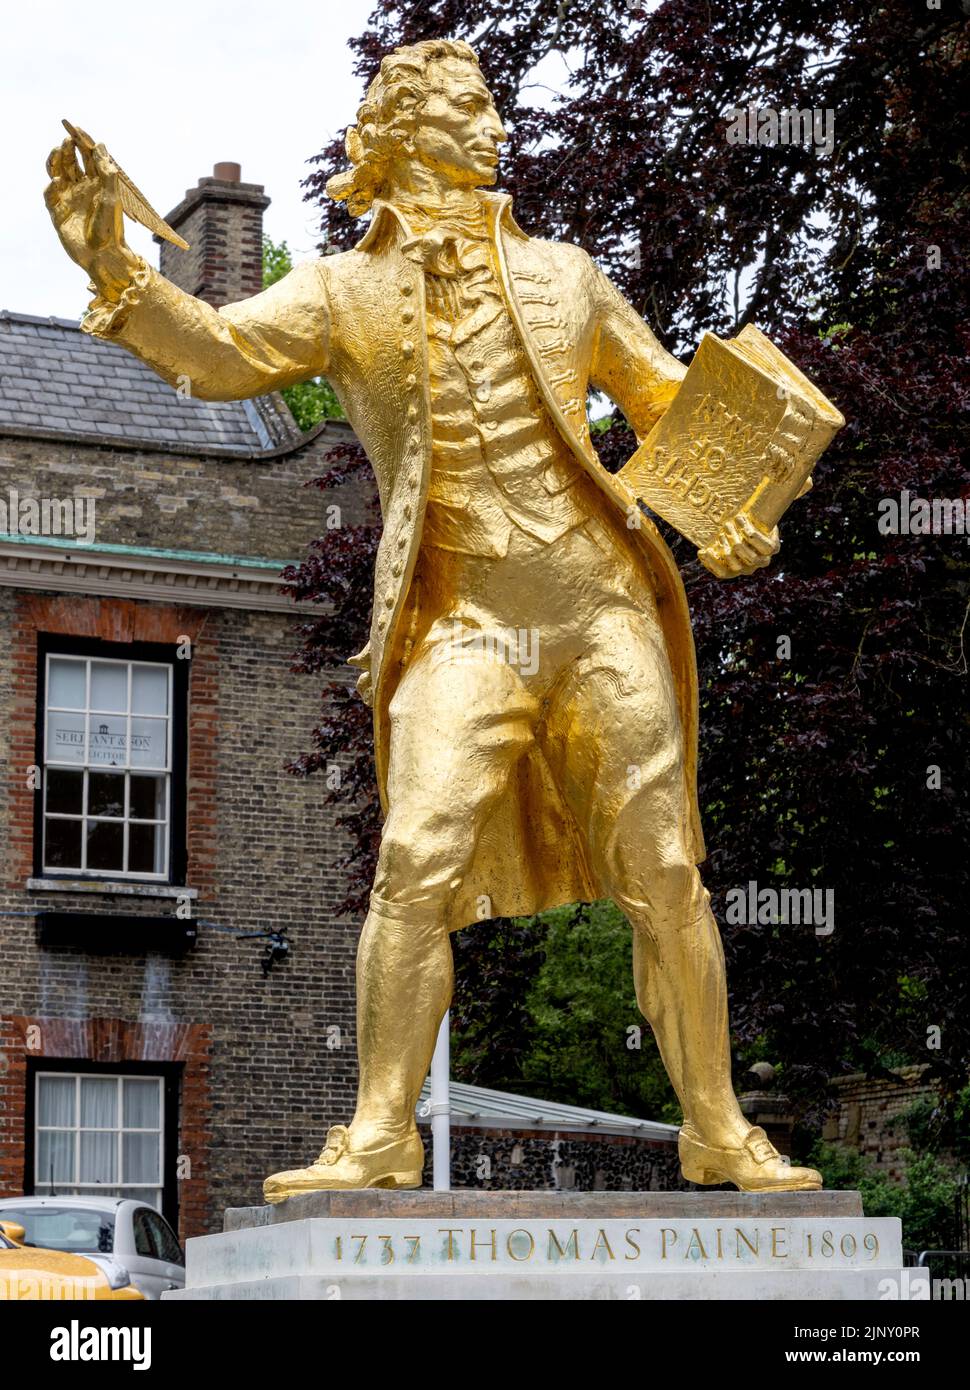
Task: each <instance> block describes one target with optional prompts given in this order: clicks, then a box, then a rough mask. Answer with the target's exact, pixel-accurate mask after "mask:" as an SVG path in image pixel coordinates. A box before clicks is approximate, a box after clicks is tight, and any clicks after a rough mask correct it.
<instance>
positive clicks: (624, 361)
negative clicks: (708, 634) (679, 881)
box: [83, 194, 704, 922]
mask: <svg viewBox="0 0 970 1390" xmlns="http://www.w3.org/2000/svg"><path fill="white" fill-rule="evenodd" d="M483 196H484V198H485V200H486V203H487V207H488V210H489V215H490V219H491V221H490V225H491V228H492V232H493V235H494V237H495V240H496V247H497V252H498V262H499V268H500V278H501V284H502V289H503V292H504V294H505V297H506V301H507V304H508V308H509V312H510V314H511V316H512V320H513V323H514V324H515V325H516V328H517V330H518V332H519V335H520V337H521V340H522V343H523V346H524V349H525V352H526V355H527V357H528V360H529V362H530V364H531V367H532V371H533V373H534V376H535V380H536V382H537V384H538V386H539V388H540V392H541V395H542V397H543V400H544V402H545V404H546V407H547V409H548V411H549V414H550V416H551V418H552V420H553V421H554V423H555V425H556V427H557V428H558V430H559V432H560V434H561V435H562V437H563V439H564V440H565V442H566V443H567V445H568V446H569V448H570V449H571V450H572V452H573V454H574V455H575V456H576V458H577V459H578V460H579V462H580V464H581V465H582V467H583V468H584V469H585V470H586V472H587V473H588V474H589V475H590V476H591V477H592V478H593V479H594V481H595V482H596V484H597V485H598V487H599V488H600V490H601V493H602V496H603V497H604V498H605V499H606V502H607V505H606V508H605V510H606V511H610V510H611V509H613V508H615V509H616V511H617V512H618V513H619V517H618V518H617V524H620V525H625V524H626V519H627V517H628V516H630V515H631V514H632V509H633V508H634V507H635V499H634V497H633V495H632V493H631V492H630V491H629V489H628V488H627V487H626V486H625V484H624V483H623V482H622V481H621V480H619V479H618V478H616V477H614V476H612V475H610V474H609V473H607V471H606V470H605V469H604V468H603V466H602V465H601V463H600V462H599V459H598V457H597V455H596V451H595V449H594V448H593V445H592V443H591V441H590V436H589V429H588V425H587V418H586V396H587V388H588V387H593V388H595V389H597V390H601V391H603V392H605V394H607V395H608V396H609V397H610V398H611V399H612V400H614V401H615V402H616V403H617V404H618V405H619V406H620V408H621V409H622V410H623V412H624V414H625V415H626V417H627V419H628V420H629V421H630V424H631V425H632V427H633V429H634V430H635V432H636V434H637V437H638V438H643V437H644V435H645V434H646V433H647V432H648V430H649V429H650V427H651V426H652V425H653V424H654V422H655V421H656V420H657V419H658V418H659V416H660V415H661V414H662V413H663V411H664V410H665V409H666V407H667V405H668V404H669V403H670V400H671V399H672V397H673V395H674V393H675V391H676V389H677V387H678V385H679V383H680V381H681V379H682V378H683V376H684V372H685V369H684V368H683V367H682V366H681V364H680V363H679V362H677V360H676V359H675V358H673V357H671V356H670V354H669V353H667V352H666V351H665V350H664V349H663V348H662V347H661V346H660V344H659V343H658V342H657V340H656V338H655V337H654V335H653V334H652V333H651V331H650V329H649V328H648V327H647V325H646V324H645V323H644V321H643V320H642V319H641V318H640V316H639V315H638V314H637V313H636V312H635V310H634V309H633V308H632V307H631V306H630V305H629V304H628V303H627V302H626V301H625V300H624V299H623V297H622V296H621V295H620V294H619V292H618V291H617V290H616V288H615V287H614V286H613V285H612V284H611V283H610V281H609V280H608V279H607V277H606V276H605V275H604V274H603V273H602V271H600V270H599V269H598V268H597V267H596V265H595V264H594V262H593V261H592V260H591V259H590V257H589V256H588V255H587V254H586V252H585V251H582V250H580V249H579V248H578V247H575V246H571V245H567V244H564V243H560V242H548V241H540V240H538V239H536V238H533V237H528V236H526V235H525V234H524V233H523V232H522V231H521V230H520V229H519V228H518V227H517V226H516V224H515V222H514V221H513V219H512V216H511V210H510V199H509V197H508V195H504V194H484V195H483ZM409 235H410V229H409V228H408V227H407V225H406V223H405V222H404V221H403V219H402V217H401V215H400V214H399V213H398V212H397V210H396V209H395V208H393V207H392V206H391V205H389V204H386V203H377V204H375V207H374V215H373V218H372V221H371V225H370V227H369V229H368V231H367V233H366V235H365V236H364V237H363V239H362V240H361V241H360V242H359V243H358V244H357V246H356V247H355V248H354V249H353V250H352V251H348V252H344V253H342V254H339V255H334V256H325V257H320V258H318V259H315V260H310V261H306V262H303V263H302V264H301V265H298V266H296V267H295V268H294V270H293V271H292V272H291V273H290V274H289V275H287V276H286V277H285V278H284V279H283V280H281V281H279V282H278V283H277V284H275V285H273V286H271V287H270V288H269V289H267V290H264V291H263V292H262V293H261V294H258V295H255V296H253V297H252V298H251V299H247V300H243V301H241V302H240V303H237V304H229V305H226V306H225V307H224V308H222V309H219V310H218V311H217V310H215V309H213V308H211V307H210V306H209V305H207V304H205V303H204V302H202V301H201V300H198V299H194V298H192V297H191V296H190V295H187V294H185V293H184V292H183V291H181V290H178V289H177V288H176V287H175V286H174V285H172V284H170V283H169V282H168V281H167V280H165V279H163V278H162V277H161V276H160V275H159V274H158V273H157V272H155V271H154V270H146V271H142V272H140V273H139V274H138V275H137V276H136V282H135V285H134V287H133V288H131V289H129V290H128V291H127V292H126V295H125V297H124V299H123V300H122V303H121V305H120V306H118V307H112V306H109V305H102V304H98V305H97V306H96V307H95V309H94V312H93V313H92V314H91V315H90V316H89V318H88V319H87V320H85V322H84V325H83V326H84V327H85V329H86V330H87V331H89V332H93V333H96V334H98V335H99V336H102V337H106V338H110V339H111V340H113V341H116V342H118V343H121V344H122V345H123V346H125V347H127V348H128V349H129V350H131V351H132V352H134V353H136V354H137V355H138V356H139V357H141V358H142V359H143V360H144V361H146V362H147V363H149V364H150V365H151V366H152V367H153V368H154V369H155V370H156V371H157V372H159V374H160V375H161V376H162V377H164V378H165V379H166V380H167V381H169V382H171V383H172V384H175V383H176V381H177V380H178V379H181V380H182V381H184V379H185V377H188V378H189V380H190V382H191V389H192V392H193V394H195V395H196V396H198V397H200V398H202V399H208V400H236V399H241V398H243V397H247V396H255V395H260V394H262V393H264V392H267V391H270V390H277V389H279V388H281V387H285V386H289V385H293V384H295V383H296V382H299V381H303V380H306V379H307V378H308V377H311V376H316V375H324V376H326V377H327V378H328V380H329V381H330V383H331V385H332V386H333V388H334V390H335V392H336V394H337V396H338V398H339V400H340V402H341V404H342V405H343V408H344V410H345V412H346V415H347V419H348V421H349V422H350V424H351V426H352V427H353V429H354V431H355V432H356V434H357V436H358V438H359V439H360V442H361V444H362V445H363V447H364V449H365V450H366V452H367V456H368V458H369V460H370V463H371V465H372V467H373V469H374V473H375V475H376V478H377V486H378V490H379V493H380V502H381V511H382V515H383V520H384V532H383V536H382V539H381V543H380V547H379V549H378V554H377V562H376V569H375V575H374V607H373V615H372V620H371V631H370V640H369V641H368V643H367V645H366V647H365V648H364V650H363V652H361V653H360V654H359V655H358V656H356V657H353V658H351V660H352V662H353V663H354V664H355V665H357V666H359V667H360V668H361V669H362V675H361V677H360V679H359V681H358V689H359V690H360V692H361V694H362V696H363V697H364V699H365V700H367V701H368V703H370V704H372V705H373V709H374V739H375V751H376V763H377V774H378V782H379V787H380V794H381V800H382V804H383V805H385V809H386V780H387V756H388V734H389V729H388V716H387V709H388V705H389V703H390V700H391V697H392V695H393V693H394V689H395V687H396V684H397V681H398V679H399V676H400V673H401V664H400V658H401V651H400V638H399V628H400V620H401V617H402V613H403V611H404V607H405V603H406V600H407V597H408V592H409V586H410V582H411V577H412V574H413V571H414V567H415V562H416V559H417V554H418V549H419V546H420V541H421V529H422V521H423V514H424V505H425V498H426V494H427V490H428V480H429V472H430V465H431V400H430V394H429V384H428V362H427V340H426V335H425V330H424V324H425V308H424V276H423V272H422V270H421V269H420V267H419V265H418V264H416V263H415V262H414V261H412V260H411V259H409V258H408V256H407V255H406V254H405V253H404V251H403V250H402V242H404V241H405V240H406V239H407V238H408V236H409ZM631 534H632V535H633V537H634V538H635V539H636V541H637V542H638V549H639V553H640V555H642V560H643V564H644V566H645V569H646V572H647V577H648V579H649V582H650V583H651V586H652V588H653V590H654V592H655V593H656V596H657V600H658V605H659V613H660V618H661V623H662V626H663V630H664V636H665V639H666V644H667V650H668V653H669V657H670V663H671V668H672V670H673V674H674V680H675V684H676V688H677V694H678V699H679V704H680V712H681V720H682V729H683V735H684V748H685V776H686V779H687V786H688V791H689V802H690V814H691V825H690V827H689V829H690V832H691V835H692V839H693V843H694V846H695V853H696V857H697V858H698V859H702V858H703V855H704V850H703V840H702V836H701V829H700V820H699V815H698V808H697V791H696V772H697V702H698V697H697V672H696V665H695V657H694V644H693V638H692V634H691V627H690V616H689V612H688V607H687V599H686V595H685V592H684V586H683V583H682V581H681V578H680V574H679V572H678V570H677V567H676V564H675V563H674V560H673V556H672V555H671V553H670V551H669V549H668V548H667V546H666V545H665V543H664V541H663V540H662V538H661V536H660V534H659V532H658V531H657V529H656V527H655V526H654V525H653V524H652V523H651V522H650V521H649V520H648V519H647V518H646V517H643V516H642V514H641V515H640V523H639V526H638V527H637V528H635V529H634V530H633V531H632V533H631ZM531 764H532V765H531V767H530V769H529V770H528V773H527V776H528V778H529V779H531V785H530V788H529V790H530V794H529V796H528V797H527V798H525V799H523V796H522V786H523V782H522V779H519V781H518V784H517V785H516V786H514V787H512V788H510V792H509V796H508V798H507V801H506V803H503V804H502V805H501V806H500V807H499V809H498V810H497V811H496V813H495V814H494V815H493V816H492V818H491V820H490V822H489V825H488V827H487V828H486V833H485V835H484V836H483V842H482V845H481V846H480V850H479V855H478V860H477V861H476V865H475V866H473V868H472V871H471V872H470V873H469V874H468V875H467V877H466V880H465V883H466V885H467V889H466V890H465V891H463V893H462V897H463V898H464V899H465V900H466V901H465V902H464V903H463V904H461V905H457V906H456V914H457V916H456V922H458V921H460V920H471V919H472V918H474V916H475V915H476V913H475V911H474V910H473V908H472V903H473V901H474V898H475V897H476V895H477V893H479V892H488V894H489V897H490V899H491V904H492V911H493V912H494V914H495V915H513V914H522V913H527V912H533V911H538V910H540V909H541V908H544V907H548V906H551V905H554V904H556V903H560V902H569V901H578V900H583V899H589V898H594V897H597V896H599V892H598V890H597V886H596V884H595V883H593V882H592V881H591V879H590V876H589V873H588V871H587V869H586V867H585V854H584V852H583V847H582V845H581V844H580V843H579V837H578V834H577V831H576V829H575V827H574V826H573V825H572V823H571V821H570V818H569V816H568V813H567V812H566V810H565V808H564V807H563V806H562V803H561V801H560V799H559V797H558V794H557V792H556V788H555V786H554V784H553V782H552V779H551V777H550V776H549V774H548V770H547V769H545V767H544V764H543V763H542V760H541V758H536V757H533V758H532V759H531ZM479 861H480V862H479ZM509 865H515V866H516V869H515V870H513V871H510V869H509V867H508V866H509ZM499 866H501V867H499ZM497 867H499V875H498V878H499V879H500V880H501V882H500V883H498V886H497V875H496V869H497ZM513 875H514V877H513ZM486 884H487V885H488V886H487V888H486V887H485V885H486Z"/></svg>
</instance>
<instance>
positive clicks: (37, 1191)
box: [34, 1071, 165, 1213]
mask: <svg viewBox="0 0 970 1390" xmlns="http://www.w3.org/2000/svg"><path fill="white" fill-rule="evenodd" d="M48 1077H55V1078H57V1079H58V1080H60V1081H63V1080H65V1079H71V1080H73V1082H74V1123H73V1125H42V1124H41V1123H40V1084H41V1080H42V1079H43V1078H48ZM92 1079H93V1080H96V1081H114V1082H116V1083H117V1087H118V1101H117V1110H116V1112H115V1113H116V1114H117V1116H118V1124H117V1125H113V1126H110V1127H102V1126H95V1125H83V1126H82V1124H81V1082H82V1081H87V1080H92ZM126 1081H154V1082H156V1084H157V1085H158V1091H159V1096H158V1182H157V1183H155V1182H125V1181H124V1157H125V1148H124V1136H125V1135H126V1134H154V1133H155V1129H154V1126H153V1127H152V1128H151V1129H148V1128H139V1127H137V1126H134V1125H126V1124H125V1123H124V1116H125V1112H124V1082H126ZM66 1130H73V1132H74V1174H75V1178H76V1177H77V1174H78V1173H80V1171H81V1135H82V1134H112V1133H116V1134H117V1136H118V1157H117V1167H118V1173H119V1174H121V1179H120V1180H119V1181H118V1182H113V1183H100V1182H76V1181H72V1182H64V1181H63V1180H62V1181H61V1182H57V1181H55V1182H54V1185H53V1193H54V1195H55V1196H57V1197H65V1198H67V1197H72V1196H73V1197H98V1196H101V1195H102V1194H107V1193H114V1192H115V1189H117V1191H118V1194H119V1195H120V1193H121V1192H122V1190H124V1191H125V1193H126V1194H131V1193H134V1192H135V1191H137V1192H138V1193H139V1196H138V1197H137V1198H136V1199H135V1200H137V1201H139V1202H142V1201H143V1202H144V1203H145V1205H146V1206H149V1207H154V1208H155V1210H156V1211H157V1212H159V1213H161V1211H162V1200H163V1197H164V1190H165V1078H164V1077H163V1076H152V1075H151V1074H149V1075H147V1076H145V1075H143V1074H142V1073H140V1072H102V1071H78V1072H70V1071H38V1072H37V1073H36V1074H35V1078H34V1195H35V1196H45V1197H46V1196H50V1195H51V1175H50V1173H49V1172H48V1173H46V1174H42V1173H40V1172H39V1171H38V1170H39V1167H40V1136H41V1133H43V1132H44V1131H54V1132H55V1133H59V1134H63V1133H64V1132H65V1131H66ZM42 1189H43V1190H42Z"/></svg>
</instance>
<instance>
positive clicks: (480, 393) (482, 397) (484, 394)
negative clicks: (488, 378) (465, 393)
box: [475, 382, 492, 402]
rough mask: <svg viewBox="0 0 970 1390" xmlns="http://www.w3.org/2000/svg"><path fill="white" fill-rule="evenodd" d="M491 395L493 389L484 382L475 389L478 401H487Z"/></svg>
mask: <svg viewBox="0 0 970 1390" xmlns="http://www.w3.org/2000/svg"><path fill="white" fill-rule="evenodd" d="M491 394H492V392H491V388H490V387H488V386H486V385H485V383H484V382H482V383H481V385H480V386H476V387H475V399H476V400H478V401H483V402H484V401H487V400H488V399H489V397H490V396H491Z"/></svg>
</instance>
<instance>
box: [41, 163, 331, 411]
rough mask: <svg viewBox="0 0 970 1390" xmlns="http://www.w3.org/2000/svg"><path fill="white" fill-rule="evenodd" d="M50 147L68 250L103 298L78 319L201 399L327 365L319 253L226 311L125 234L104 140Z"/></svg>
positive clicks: (51, 197) (287, 381)
mask: <svg viewBox="0 0 970 1390" xmlns="http://www.w3.org/2000/svg"><path fill="white" fill-rule="evenodd" d="M82 157H83V160H84V168H83V170H82V169H81V167H80V166H79V165H78V161H77V153H76V149H75V145H74V142H73V140H65V141H64V142H63V144H62V145H60V146H59V147H58V148H57V149H55V150H54V151H52V153H51V155H50V158H49V159H48V162H47V168H48V172H49V173H50V175H51V182H50V184H49V185H48V187H47V189H46V190H45V193H44V199H45V202H46V203H47V207H48V210H49V212H50V214H51V218H52V220H53V222H54V226H55V227H56V229H57V233H58V236H59V237H60V239H61V242H62V244H63V246H64V247H65V249H66V251H67V252H68V255H70V256H71V258H72V259H73V260H75V261H77V263H78V264H79V265H81V266H83V268H84V269H85V270H87V272H88V274H89V275H90V277H91V287H92V289H93V290H94V291H95V294H96V298H95V300H94V301H93V303H92V305H91V311H90V313H89V314H88V316H87V318H85V319H84V321H83V322H82V325H81V327H82V328H83V329H84V330H85V331H86V332H88V333H92V334H94V335H95V336H97V337H101V338H107V339H109V340H110V341H112V342H117V343H120V344H121V345H122V346H123V347H126V348H127V349H128V350H129V351H130V352H133V353H135V355H136V356H138V357H140V358H141V359H142V360H143V361H144V362H147V363H148V365H149V366H150V367H152V368H154V370H155V371H156V372H158V374H159V376H161V377H163V378H164V379H165V380H166V381H167V382H169V384H170V385H172V386H183V385H185V386H187V387H188V390H189V391H190V392H191V394H192V395H194V396H198V397H200V398H201V399H203V400H238V399H241V398H243V397H246V396H258V395H261V394H263V393H264V392H266V391H273V390H277V389H279V388H280V387H283V386H291V385H293V384H294V383H296V382H299V381H304V380H306V378H308V377H311V376H317V375H319V374H321V373H324V372H326V369H327V361H328V338H329V333H328V329H329V316H328V312H327V296H326V287H325V284H324V274H323V266H322V262H320V261H306V262H304V263H303V264H302V265H299V266H297V267H296V268H295V269H294V270H293V271H291V273H290V274H289V275H287V276H285V277H284V279H282V280H279V281H278V282H277V283H276V284H275V285H272V286H271V287H270V288H269V289H267V290H264V291H263V293H262V294H257V295H254V296H253V297H252V298H251V299H245V300H242V301H241V302H240V303H238V304H227V305H226V306H225V307H224V308H222V309H218V310H217V309H213V308H212V306H211V305H209V304H206V303H204V301H202V300H200V299H196V298H194V297H193V296H192V295H190V294H186V293H185V292H184V291H183V290H180V289H178V288H177V286H175V285H173V284H172V283H171V282H170V281H168V280H166V279H165V278H164V277H163V276H162V275H160V274H159V273H158V272H157V271H155V270H153V269H152V268H151V267H150V266H148V265H147V264H146V263H145V262H144V261H143V260H142V259H141V258H140V257H139V256H136V255H135V254H134V252H133V251H132V250H131V248H130V247H129V246H128V245H127V244H126V242H125V240H124V226H123V218H122V211H121V199H120V191H119V187H118V170H117V166H116V165H115V164H114V163H113V162H112V160H111V157H110V156H109V155H108V153H107V151H106V150H105V149H104V146H103V145H98V146H96V147H95V148H94V150H93V151H91V152H90V153H89V152H87V151H84V150H83V149H82Z"/></svg>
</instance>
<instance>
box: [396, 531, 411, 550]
mask: <svg viewBox="0 0 970 1390" xmlns="http://www.w3.org/2000/svg"><path fill="white" fill-rule="evenodd" d="M407 543H408V538H407V536H406V534H405V533H404V532H403V531H402V532H401V534H400V535H399V536H398V538H397V548H398V550H403V549H404V547H405V546H406V545H407Z"/></svg>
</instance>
